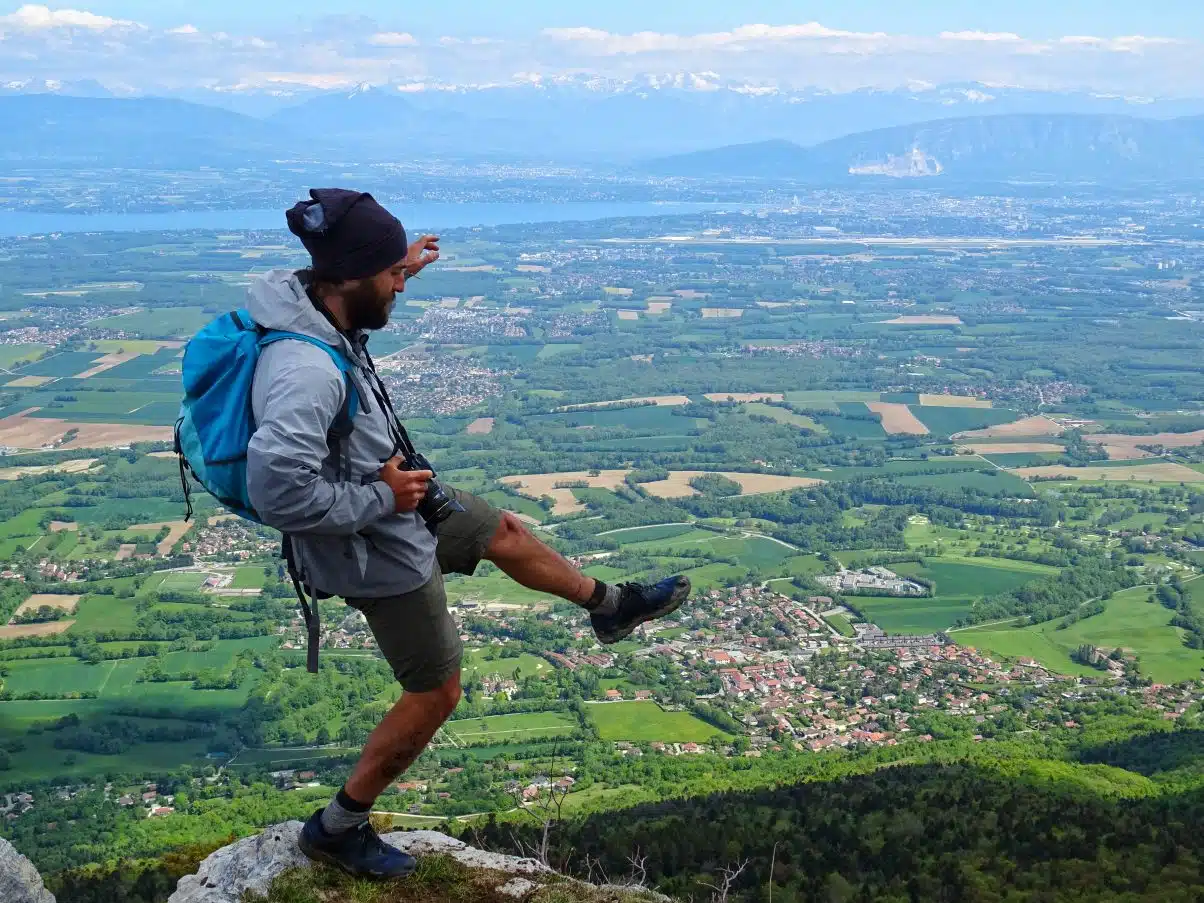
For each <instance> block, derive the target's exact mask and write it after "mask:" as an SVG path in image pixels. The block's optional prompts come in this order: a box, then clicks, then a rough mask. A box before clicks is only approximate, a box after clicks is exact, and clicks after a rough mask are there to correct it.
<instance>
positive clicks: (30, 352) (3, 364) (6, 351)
mask: <svg viewBox="0 0 1204 903" xmlns="http://www.w3.org/2000/svg"><path fill="white" fill-rule="evenodd" d="M49 348H50V346H49V345H39V344H37V343H36V342H30V343H28V344H24V345H0V368H3V369H5V370H11V369H13V367H14V365H16V364H19V363H21V362H22V361H36V360H37V359H38V358H40V357H41V356H42V355H43V354H45V353H46V351H47V350H48V349H49Z"/></svg>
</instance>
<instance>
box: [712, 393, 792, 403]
mask: <svg viewBox="0 0 1204 903" xmlns="http://www.w3.org/2000/svg"><path fill="white" fill-rule="evenodd" d="M705 397H706V399H707V400H708V401H785V400H786V396H785V395H783V394H782V393H781V392H707V393H706V396H705Z"/></svg>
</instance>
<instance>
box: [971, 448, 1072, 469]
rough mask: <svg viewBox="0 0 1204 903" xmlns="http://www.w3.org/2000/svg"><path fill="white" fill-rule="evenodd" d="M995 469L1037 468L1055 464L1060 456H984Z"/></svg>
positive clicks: (1016, 454)
mask: <svg viewBox="0 0 1204 903" xmlns="http://www.w3.org/2000/svg"><path fill="white" fill-rule="evenodd" d="M983 457H985V458H986V459H987V460H988V461H990V462H991V463H992V464H994V465H996V466H997V467H1039V466H1041V465H1042V464H1057V463H1058V460H1059V459H1060V458H1061V455H1059V454H1057V453H1055V452H1009V453H1008V454H1006V455H984V456H983Z"/></svg>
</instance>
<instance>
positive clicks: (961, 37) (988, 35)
mask: <svg viewBox="0 0 1204 903" xmlns="http://www.w3.org/2000/svg"><path fill="white" fill-rule="evenodd" d="M941 40H942V41H993V42H1005V43H1015V42H1018V41H1023V40H1024V38H1022V37H1020V35H1018V34H1013V33H1012V32H1010V31H942V32H941Z"/></svg>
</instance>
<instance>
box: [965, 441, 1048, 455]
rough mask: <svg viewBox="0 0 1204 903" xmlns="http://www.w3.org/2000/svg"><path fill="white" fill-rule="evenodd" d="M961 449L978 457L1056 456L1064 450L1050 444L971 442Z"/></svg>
mask: <svg viewBox="0 0 1204 903" xmlns="http://www.w3.org/2000/svg"><path fill="white" fill-rule="evenodd" d="M962 448H968V449H969V450H970V451H972V452H974V453H976V454H979V455H1011V454H1019V453H1021V452H1031V453H1034V454H1036V453H1040V452H1052V453H1054V454H1058V453H1060V452H1063V451H1065V450H1066V449H1065V448H1063V447H1062V446H1061V445H1055V444H1054V443H1052V442H971V443H970V444H969V445H963V446H962Z"/></svg>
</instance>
